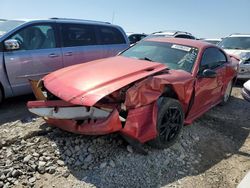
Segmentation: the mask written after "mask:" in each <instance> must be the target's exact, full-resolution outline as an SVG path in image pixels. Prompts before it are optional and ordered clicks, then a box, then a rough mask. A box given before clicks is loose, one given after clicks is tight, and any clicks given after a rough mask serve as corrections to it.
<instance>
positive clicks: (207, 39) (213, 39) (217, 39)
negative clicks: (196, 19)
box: [201, 38, 221, 41]
mask: <svg viewBox="0 0 250 188" xmlns="http://www.w3.org/2000/svg"><path fill="white" fill-rule="evenodd" d="M201 40H206V41H210V40H212V41H221V39H219V38H204V39H201Z"/></svg>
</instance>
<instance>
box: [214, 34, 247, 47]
mask: <svg viewBox="0 0 250 188" xmlns="http://www.w3.org/2000/svg"><path fill="white" fill-rule="evenodd" d="M218 46H220V47H221V48H224V49H239V50H249V49H250V37H228V38H225V39H223V40H222V41H221V42H220V43H219V44H218Z"/></svg>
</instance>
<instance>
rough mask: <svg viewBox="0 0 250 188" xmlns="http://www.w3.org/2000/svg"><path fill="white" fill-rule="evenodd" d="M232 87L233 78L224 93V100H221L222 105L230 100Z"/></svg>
mask: <svg viewBox="0 0 250 188" xmlns="http://www.w3.org/2000/svg"><path fill="white" fill-rule="evenodd" d="M232 88H233V81H232V80H231V81H230V82H228V84H227V88H226V91H225V93H224V95H223V98H222V102H221V104H222V105H224V104H226V103H227V102H228V101H229V99H230V96H231V92H232Z"/></svg>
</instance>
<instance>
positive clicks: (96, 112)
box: [27, 80, 160, 143]
mask: <svg viewBox="0 0 250 188" xmlns="http://www.w3.org/2000/svg"><path fill="white" fill-rule="evenodd" d="M139 82H140V81H139ZM137 83H138V82H137ZM134 84H135V83H133V84H129V85H127V86H125V87H123V88H121V89H119V90H117V91H115V92H113V93H111V94H109V95H107V96H105V97H103V98H102V99H101V100H99V101H98V102H97V103H95V104H94V105H93V106H84V105H78V104H73V103H71V102H66V101H64V100H61V99H60V98H58V97H57V96H55V95H53V94H52V93H50V91H48V90H47V89H46V87H45V86H44V83H43V81H42V80H41V81H39V82H36V81H31V85H32V89H33V92H34V94H35V96H36V97H37V99H38V100H37V101H30V102H28V104H27V106H28V109H29V111H30V112H32V113H34V114H36V115H38V116H41V117H43V118H44V119H45V121H46V122H47V123H48V124H49V125H52V126H55V127H58V128H61V129H63V130H66V131H69V132H73V133H77V134H85V135H105V134H110V133H114V132H120V133H121V134H123V135H124V136H126V137H129V138H132V139H134V140H137V141H138V142H140V143H145V142H147V141H149V140H151V139H153V138H155V137H156V135H157V131H156V118H157V105H156V103H155V102H154V101H155V99H150V100H149V101H147V102H146V101H144V103H143V104H138V101H137V103H136V104H135V105H134V106H133V105H132V103H131V101H133V100H135V99H134V98H133V94H132V91H133V89H131V87H132V86H134ZM129 89H131V94H132V95H129V92H128V90H129ZM159 94H160V91H159ZM151 100H152V101H151Z"/></svg>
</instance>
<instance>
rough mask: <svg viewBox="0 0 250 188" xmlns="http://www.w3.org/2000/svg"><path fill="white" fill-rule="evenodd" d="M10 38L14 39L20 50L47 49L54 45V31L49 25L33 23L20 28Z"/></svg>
mask: <svg viewBox="0 0 250 188" xmlns="http://www.w3.org/2000/svg"><path fill="white" fill-rule="evenodd" d="M10 39H16V40H17V41H18V42H19V44H20V50H36V49H48V48H55V47H56V39H55V32H54V29H53V27H52V26H50V25H34V26H30V27H27V28H24V29H22V30H21V31H19V32H17V33H16V34H15V35H13V36H12V37H11V38H10Z"/></svg>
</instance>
